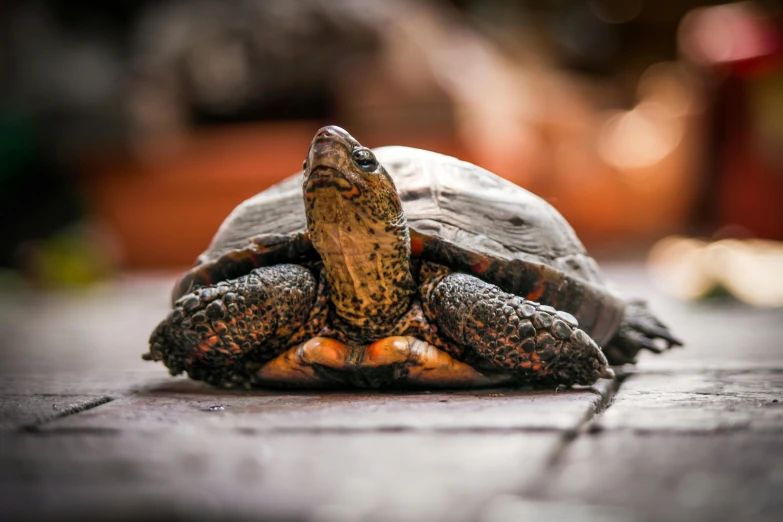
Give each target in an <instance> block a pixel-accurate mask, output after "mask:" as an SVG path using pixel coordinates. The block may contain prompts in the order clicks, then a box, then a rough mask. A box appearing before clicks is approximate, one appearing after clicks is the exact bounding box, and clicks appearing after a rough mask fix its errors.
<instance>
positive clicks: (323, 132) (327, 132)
mask: <svg viewBox="0 0 783 522" xmlns="http://www.w3.org/2000/svg"><path fill="white" fill-rule="evenodd" d="M315 137H316V138H337V137H339V134H338V133H337V132H336V131H335V130H334V129H333V128H332V127H324V128H322V129H320V130H319V131H318V133H317V134H316V135H315Z"/></svg>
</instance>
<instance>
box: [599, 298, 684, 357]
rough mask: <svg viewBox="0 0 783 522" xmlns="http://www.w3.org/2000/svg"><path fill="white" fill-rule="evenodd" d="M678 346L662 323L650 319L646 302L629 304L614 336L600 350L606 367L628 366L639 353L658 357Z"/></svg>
mask: <svg viewBox="0 0 783 522" xmlns="http://www.w3.org/2000/svg"><path fill="white" fill-rule="evenodd" d="M682 344H683V343H682V341H680V340H679V339H677V338H676V337H674V336H673V335H672V333H671V332H670V331H669V329H668V328H667V327H666V326H665V325H664V324H663V323H661V322H660V321H658V320H657V319H656V318H655V317H653V315H652V313H650V310H649V309H648V308H647V303H645V302H644V301H631V302H630V303H629V304H628V308H627V309H626V311H625V317H624V318H623V322H622V323H621V324H620V327H619V328H618V329H617V333H616V334H615V336H614V337H613V338H612V340H611V341H609V343H608V344H607V345H606V346H605V347H604V353H605V354H606V358H607V359H609V363H610V364H615V365H618V364H628V363H635V362H636V354H638V353H639V350H642V349H644V350H647V351H650V352H653V353H656V354H658V353H663V352H665V351H666V350H668V349H670V348H671V347H672V346H682Z"/></svg>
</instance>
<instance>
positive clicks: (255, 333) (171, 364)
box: [144, 265, 327, 387]
mask: <svg viewBox="0 0 783 522" xmlns="http://www.w3.org/2000/svg"><path fill="white" fill-rule="evenodd" d="M326 315H327V296H326V291H325V284H324V282H323V281H322V282H321V284H320V285H319V283H318V281H317V280H316V278H315V276H314V275H313V273H312V272H311V271H310V270H308V269H307V268H305V267H302V266H299V265H275V266H271V267H265V268H257V269H255V270H253V271H252V272H250V273H249V274H248V275H246V276H242V277H239V278H237V279H233V280H229V281H225V282H223V283H220V284H218V285H213V286H207V287H204V288H200V289H197V290H195V291H194V292H191V293H188V294H186V295H184V296H182V297H181V298H180V299H178V300H177V302H176V303H175V305H174V309H173V310H172V311H171V312H170V313H169V315H168V317H167V318H166V319H165V320H164V321H162V322H161V323H160V324H159V325H158V327H157V328H156V329H155V331H154V332H153V333H152V336H151V337H150V351H149V353H147V354H144V358H145V359H147V360H154V361H163V363H164V364H165V365H166V366H167V367H168V368H169V371H170V372H171V374H172V375H177V374H179V373H181V372H182V371H187V373H188V375H189V376H190V377H191V378H193V379H198V380H204V381H207V382H209V383H210V384H214V385H216V386H224V387H232V386H235V385H237V384H240V383H245V382H249V379H250V375H249V373H248V372H250V371H252V370H251V369H252V368H253V366H258V364H256V365H253V364H252V363H254V362H266V361H268V360H270V359H272V358H273V357H275V356H276V355H277V354H278V353H280V352H282V351H284V350H285V349H286V348H288V347H290V346H294V345H296V344H299V343H301V342H303V341H304V340H306V339H309V338H311V337H313V336H315V335H316V334H317V333H318V332H319V331H320V330H321V329H322V328H323V327H324V324H325V322H326ZM248 363H251V364H248Z"/></svg>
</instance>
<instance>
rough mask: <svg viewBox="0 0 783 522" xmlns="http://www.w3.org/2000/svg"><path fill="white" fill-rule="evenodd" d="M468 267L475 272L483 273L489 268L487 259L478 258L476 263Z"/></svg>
mask: <svg viewBox="0 0 783 522" xmlns="http://www.w3.org/2000/svg"><path fill="white" fill-rule="evenodd" d="M470 269H471V270H473V271H474V272H476V273H477V274H483V273H484V272H486V271H487V270H488V269H489V261H488V260H486V259H479V260H478V262H477V263H474V264H472V265H470Z"/></svg>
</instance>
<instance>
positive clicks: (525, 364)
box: [519, 361, 533, 368]
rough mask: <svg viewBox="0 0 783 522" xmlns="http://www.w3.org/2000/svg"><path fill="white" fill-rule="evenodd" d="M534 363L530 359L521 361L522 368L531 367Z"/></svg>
mask: <svg viewBox="0 0 783 522" xmlns="http://www.w3.org/2000/svg"><path fill="white" fill-rule="evenodd" d="M532 365H533V363H531V362H530V361H522V362H521V363H519V367H520V368H530V367H531V366H532Z"/></svg>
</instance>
